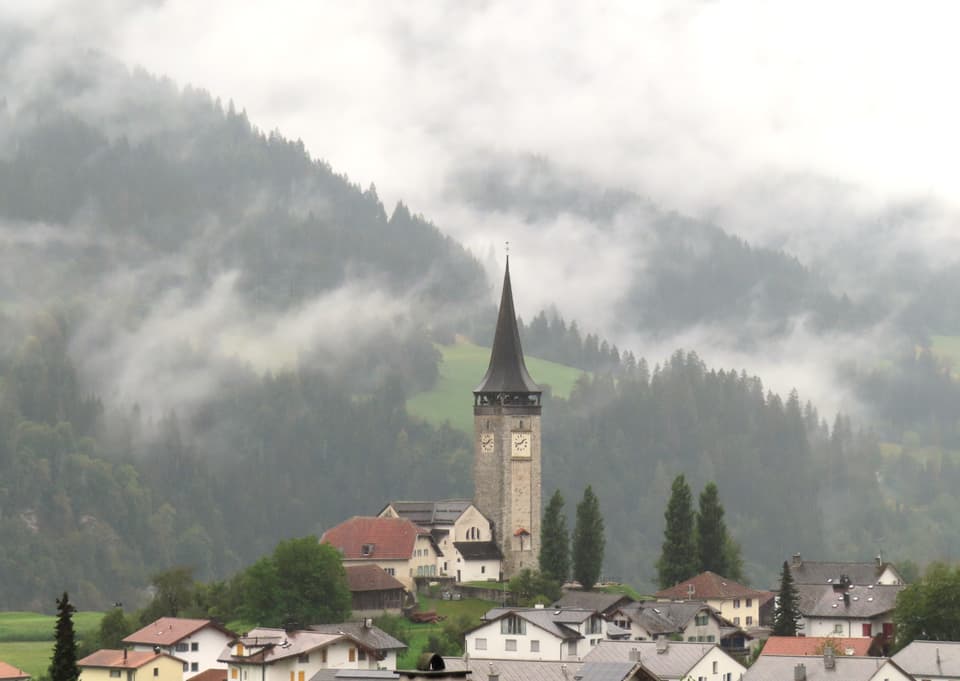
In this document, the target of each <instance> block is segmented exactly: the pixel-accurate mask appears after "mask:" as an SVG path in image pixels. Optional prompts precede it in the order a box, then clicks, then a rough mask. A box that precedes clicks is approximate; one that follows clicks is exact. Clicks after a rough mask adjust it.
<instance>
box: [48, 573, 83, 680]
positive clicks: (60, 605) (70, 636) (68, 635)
mask: <svg viewBox="0 0 960 681" xmlns="http://www.w3.org/2000/svg"><path fill="white" fill-rule="evenodd" d="M76 610H77V609H76V608H74V607H73V605H72V604H71V603H70V597H69V596H67V592H66V591H64V592H63V596H62V597H61V598H58V599H57V628H56V639H55V643H54V646H53V657H51V658H50V668H49V672H50V681H77V679H79V678H80V669H79V668H78V667H77V641H76V636H75V634H74V631H73V613H75V612H76Z"/></svg>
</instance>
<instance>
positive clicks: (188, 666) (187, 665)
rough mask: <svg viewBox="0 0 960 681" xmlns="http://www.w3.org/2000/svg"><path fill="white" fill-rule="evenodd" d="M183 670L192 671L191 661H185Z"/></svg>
mask: <svg viewBox="0 0 960 681" xmlns="http://www.w3.org/2000/svg"><path fill="white" fill-rule="evenodd" d="M183 671H185V672H188V671H190V663H189V662H184V663H183Z"/></svg>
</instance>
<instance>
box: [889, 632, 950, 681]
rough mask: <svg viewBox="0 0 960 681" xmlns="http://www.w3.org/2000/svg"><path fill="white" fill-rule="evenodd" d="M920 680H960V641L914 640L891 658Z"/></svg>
mask: <svg viewBox="0 0 960 681" xmlns="http://www.w3.org/2000/svg"><path fill="white" fill-rule="evenodd" d="M891 659H892V660H893V661H894V662H896V663H897V664H898V665H899V666H900V668H901V669H903V670H904V671H905V672H907V673H908V674H910V675H912V676H913V677H914V678H916V679H917V680H918V681H941V680H944V679H949V680H950V681H960V643H958V642H955V641H914V642H913V643H911V644H909V645H908V646H907V647H905V648H904V649H903V650H901V651H900V652H898V653H897V654H896V655H894V656H893V657H892V658H891Z"/></svg>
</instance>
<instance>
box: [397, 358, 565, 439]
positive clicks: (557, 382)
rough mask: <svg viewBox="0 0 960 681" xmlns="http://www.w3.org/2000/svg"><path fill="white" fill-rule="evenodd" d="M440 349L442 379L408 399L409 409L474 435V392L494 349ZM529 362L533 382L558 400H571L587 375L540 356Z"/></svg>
mask: <svg viewBox="0 0 960 681" xmlns="http://www.w3.org/2000/svg"><path fill="white" fill-rule="evenodd" d="M437 348H438V349H439V350H440V352H441V353H442V355H443V359H442V360H441V363H440V378H439V379H438V380H437V384H436V385H435V386H434V387H433V389H432V390H428V391H426V392H422V393H419V394H417V395H414V396H413V397H412V398H411V399H410V400H408V401H407V409H408V410H409V411H410V413H411V414H414V415H416V416H419V417H420V418H422V419H424V420H426V421H429V422H430V423H435V424H440V423H443V422H444V421H449V422H450V425H452V426H453V427H454V428H458V429H460V430H462V431H464V432H467V433H469V432H472V431H473V416H472V410H471V406H472V405H473V389H474V388H475V387H476V386H477V384H478V383H479V382H480V379H482V378H483V374H484V373H485V372H486V370H487V364H488V363H489V362H490V348H484V347H481V346H479V345H474V344H473V343H466V342H463V343H456V344H455V345H438V346H437ZM526 363H527V369H528V370H529V371H530V375H531V376H533V379H534V380H535V381H536V382H537V383H539V384H540V385H542V386H549V387H550V390H551V392H552V393H553V394H554V395H556V396H558V397H568V396H569V395H570V391H571V390H573V385H574V383H576V382H577V379H578V378H579V377H580V375H581V374H582V373H583V372H582V371H580V370H579V369H574V368H573V367H568V366H565V365H563V364H557V363H556V362H549V361H547V360H543V359H538V358H536V357H527V358H526Z"/></svg>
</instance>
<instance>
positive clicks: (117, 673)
mask: <svg viewBox="0 0 960 681" xmlns="http://www.w3.org/2000/svg"><path fill="white" fill-rule="evenodd" d="M110 676H111V677H112V678H114V679H119V678H120V670H119V669H111V670H110Z"/></svg>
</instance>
